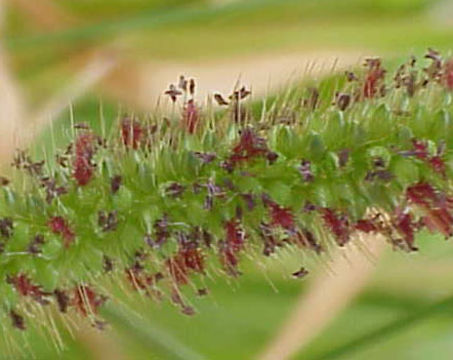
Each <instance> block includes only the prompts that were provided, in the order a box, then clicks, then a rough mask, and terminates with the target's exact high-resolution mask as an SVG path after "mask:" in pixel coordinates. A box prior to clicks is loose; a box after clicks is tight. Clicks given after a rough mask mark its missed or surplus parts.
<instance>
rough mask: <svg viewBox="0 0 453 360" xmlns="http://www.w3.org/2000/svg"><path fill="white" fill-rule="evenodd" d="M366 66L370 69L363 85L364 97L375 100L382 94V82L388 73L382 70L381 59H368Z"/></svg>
mask: <svg viewBox="0 0 453 360" xmlns="http://www.w3.org/2000/svg"><path fill="white" fill-rule="evenodd" d="M365 64H366V66H367V67H368V73H367V74H366V77H365V82H364V84H363V96H364V97H365V98H374V97H375V96H376V95H378V94H379V93H380V92H381V93H382V86H383V84H382V81H383V80H384V77H385V73H386V71H385V70H384V69H383V68H382V66H381V65H382V64H381V60H380V59H377V58H373V59H366V61H365Z"/></svg>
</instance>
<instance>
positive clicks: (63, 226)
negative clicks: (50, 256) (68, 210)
mask: <svg viewBox="0 0 453 360" xmlns="http://www.w3.org/2000/svg"><path fill="white" fill-rule="evenodd" d="M47 225H48V226H49V228H50V230H51V231H52V232H53V233H55V234H59V235H61V236H62V237H63V240H64V242H63V245H64V247H65V248H68V247H69V246H70V245H71V244H72V242H73V241H74V239H75V234H74V232H73V231H72V229H71V228H70V227H69V225H68V223H67V222H66V220H65V219H64V218H63V217H61V216H53V217H51V218H50V220H49V221H48V222H47Z"/></svg>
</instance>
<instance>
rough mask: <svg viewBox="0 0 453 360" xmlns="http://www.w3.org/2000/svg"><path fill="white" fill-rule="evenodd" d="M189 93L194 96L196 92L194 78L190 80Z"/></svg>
mask: <svg viewBox="0 0 453 360" xmlns="http://www.w3.org/2000/svg"><path fill="white" fill-rule="evenodd" d="M189 94H190V95H192V96H193V95H194V94H195V80H194V79H190V80H189Z"/></svg>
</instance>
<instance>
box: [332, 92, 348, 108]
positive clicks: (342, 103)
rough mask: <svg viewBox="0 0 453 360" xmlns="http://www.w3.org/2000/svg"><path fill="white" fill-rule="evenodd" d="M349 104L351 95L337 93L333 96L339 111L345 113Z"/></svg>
mask: <svg viewBox="0 0 453 360" xmlns="http://www.w3.org/2000/svg"><path fill="white" fill-rule="evenodd" d="M350 103H351V95H349V94H345V93H337V94H336V96H335V104H336V105H337V107H338V108H339V109H340V110H341V111H345V110H346V109H347V108H348V106H349V104H350Z"/></svg>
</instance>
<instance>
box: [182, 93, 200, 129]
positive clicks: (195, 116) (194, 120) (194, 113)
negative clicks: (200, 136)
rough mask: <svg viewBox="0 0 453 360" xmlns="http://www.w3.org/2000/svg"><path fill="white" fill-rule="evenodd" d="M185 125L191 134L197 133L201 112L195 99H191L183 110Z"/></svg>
mask: <svg viewBox="0 0 453 360" xmlns="http://www.w3.org/2000/svg"><path fill="white" fill-rule="evenodd" d="M182 120H183V127H184V128H185V129H186V130H187V132H188V133H189V134H193V133H195V131H196V130H197V127H198V124H199V122H200V113H199V110H198V107H197V105H195V101H194V100H192V99H190V100H189V101H188V102H187V104H186V105H185V106H184V110H183V117H182Z"/></svg>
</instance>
